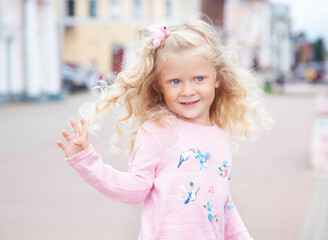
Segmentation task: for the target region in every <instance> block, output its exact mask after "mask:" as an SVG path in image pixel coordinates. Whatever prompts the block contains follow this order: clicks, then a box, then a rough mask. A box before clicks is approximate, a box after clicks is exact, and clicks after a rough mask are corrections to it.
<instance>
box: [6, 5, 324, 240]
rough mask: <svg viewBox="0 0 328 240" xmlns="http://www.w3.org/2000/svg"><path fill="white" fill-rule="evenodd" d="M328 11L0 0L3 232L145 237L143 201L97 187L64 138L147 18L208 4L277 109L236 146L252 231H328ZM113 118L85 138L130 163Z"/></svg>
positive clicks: (265, 235)
mask: <svg viewBox="0 0 328 240" xmlns="http://www.w3.org/2000/svg"><path fill="white" fill-rule="evenodd" d="M327 12H328V3H326V2H323V1H320V0H312V1H304V0H299V1H296V0H0V121H1V124H0V133H1V137H0V239H4V240H7V239H100V240H101V239H122V240H128V239H136V238H137V235H138V230H139V227H140V219H139V218H140V210H141V206H140V205H137V206H134V205H127V204H122V203H117V202H113V201H111V200H108V199H105V198H104V197H102V196H100V194H98V193H97V192H96V191H95V190H93V189H92V188H91V187H89V186H87V185H86V184H85V183H84V182H83V181H82V180H81V179H80V178H79V176H77V174H75V173H74V171H73V170H72V169H71V168H70V167H69V166H68V164H66V163H65V161H64V160H63V158H64V156H63V153H62V152H61V150H60V149H59V148H58V147H57V146H56V141H57V139H58V138H60V137H61V136H60V130H61V129H63V128H66V129H69V120H70V119H71V118H79V115H78V112H77V111H78V108H79V107H80V106H81V104H82V103H84V102H86V101H92V100H94V98H95V97H96V96H94V94H90V91H91V89H92V88H93V87H95V86H97V81H98V80H99V79H104V80H106V81H108V83H109V84H110V83H112V82H114V81H115V77H116V75H117V74H118V73H119V72H120V71H121V70H122V69H124V68H126V67H127V66H129V65H131V64H132V63H133V62H134V60H135V51H136V49H135V46H134V45H133V43H134V40H135V38H136V33H137V30H138V28H139V27H140V26H141V25H147V24H151V23H161V22H170V21H174V20H183V19H188V18H192V17H195V16H197V14H199V13H203V14H205V15H207V16H208V17H209V18H210V19H211V20H212V21H213V24H214V25H215V26H216V27H217V28H218V29H220V30H221V31H222V32H223V33H224V43H225V44H226V45H228V46H229V47H231V48H234V49H237V51H238V54H239V58H240V61H241V63H242V64H243V65H244V66H245V67H247V68H249V69H251V70H252V71H253V72H254V74H255V75H256V76H257V78H258V80H259V84H260V85H261V86H262V87H263V90H264V92H265V93H266V95H265V96H264V102H265V104H266V106H267V108H268V110H269V111H270V112H271V113H272V115H273V119H274V121H275V124H274V127H273V129H272V130H271V131H269V132H265V131H264V132H263V134H262V135H261V137H260V138H258V139H256V140H254V141H252V142H248V143H245V142H240V143H239V144H240V150H239V151H238V152H237V153H236V154H235V156H234V171H233V178H232V179H233V180H232V183H231V192H232V196H233V198H234V202H235V203H236V205H237V207H238V209H239V212H240V214H241V216H242V218H243V220H244V222H245V224H246V226H247V228H248V230H249V232H250V233H251V235H252V236H253V237H254V239H263V240H284V239H286V240H292V239H304V240H306V239H314V240H326V239H328V228H327V226H328V177H327V172H328V62H327V60H326V59H327V56H328V55H327V49H326V46H327V43H328V42H327V41H328V30H327V27H326V26H325V23H327V22H328V14H327ZM114 119H115V113H114V114H113V115H112V116H109V117H108V119H107V122H106V125H107V127H106V130H104V131H102V132H101V133H99V136H97V137H95V136H90V141H91V142H92V144H93V145H94V146H95V147H96V149H97V151H98V152H99V153H101V154H102V155H103V156H104V159H105V160H104V161H105V162H106V163H109V164H112V165H113V166H114V167H116V168H118V169H119V170H122V171H124V170H126V169H127V166H126V165H125V164H124V161H122V158H124V154H118V155H114V154H113V153H111V151H110V149H109V138H110V136H111V135H112V134H113V130H112V123H113V122H114ZM126 142H127V141H126V137H125V138H123V139H122V140H121V141H120V146H121V147H122V148H126V147H127V145H128V144H127V143H126Z"/></svg>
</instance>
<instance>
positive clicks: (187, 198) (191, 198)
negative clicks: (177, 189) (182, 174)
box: [179, 182, 199, 204]
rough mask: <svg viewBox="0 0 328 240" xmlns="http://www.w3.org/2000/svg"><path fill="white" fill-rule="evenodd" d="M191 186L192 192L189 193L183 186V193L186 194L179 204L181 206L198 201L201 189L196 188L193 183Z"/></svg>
mask: <svg viewBox="0 0 328 240" xmlns="http://www.w3.org/2000/svg"><path fill="white" fill-rule="evenodd" d="M190 186H191V190H190V191H187V190H186V189H185V187H184V186H181V189H182V191H183V192H184V193H185V194H184V195H182V196H181V197H180V200H179V202H180V203H181V204H188V203H189V202H193V201H195V200H196V198H197V193H198V191H199V187H198V186H195V185H194V183H193V182H190Z"/></svg>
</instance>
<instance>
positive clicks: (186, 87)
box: [182, 83, 195, 96]
mask: <svg viewBox="0 0 328 240" xmlns="http://www.w3.org/2000/svg"><path fill="white" fill-rule="evenodd" d="M193 94H195V87H194V85H193V84H192V83H185V84H183V88H182V95H185V96H190V95H193Z"/></svg>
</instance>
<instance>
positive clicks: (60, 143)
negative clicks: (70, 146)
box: [57, 140, 66, 151]
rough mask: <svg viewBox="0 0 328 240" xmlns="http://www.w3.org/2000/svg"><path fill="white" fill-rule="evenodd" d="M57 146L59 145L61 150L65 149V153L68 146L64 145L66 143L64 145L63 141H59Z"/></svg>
mask: <svg viewBox="0 0 328 240" xmlns="http://www.w3.org/2000/svg"><path fill="white" fill-rule="evenodd" d="M57 145H58V147H60V148H61V149H63V150H64V151H65V148H66V146H65V145H64V143H62V142H61V141H59V140H58V141H57Z"/></svg>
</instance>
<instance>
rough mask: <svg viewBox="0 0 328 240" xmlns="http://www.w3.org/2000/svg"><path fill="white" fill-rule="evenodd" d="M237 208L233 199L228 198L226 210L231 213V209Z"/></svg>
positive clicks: (225, 205)
mask: <svg viewBox="0 0 328 240" xmlns="http://www.w3.org/2000/svg"><path fill="white" fill-rule="evenodd" d="M234 207H235V205H234V204H233V203H232V202H231V198H230V196H228V197H227V201H226V203H225V204H224V209H226V210H228V211H231V209H233V208H234Z"/></svg>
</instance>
